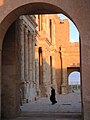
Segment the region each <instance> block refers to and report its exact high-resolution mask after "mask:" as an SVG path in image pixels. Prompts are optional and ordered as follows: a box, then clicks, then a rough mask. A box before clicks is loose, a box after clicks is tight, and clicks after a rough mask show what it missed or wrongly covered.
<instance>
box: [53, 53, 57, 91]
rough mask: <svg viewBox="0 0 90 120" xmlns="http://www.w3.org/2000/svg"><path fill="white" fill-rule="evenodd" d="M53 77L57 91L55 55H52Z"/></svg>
mask: <svg viewBox="0 0 90 120" xmlns="http://www.w3.org/2000/svg"><path fill="white" fill-rule="evenodd" d="M52 79H53V85H54V87H55V91H57V83H56V74H55V56H54V55H53V56H52Z"/></svg>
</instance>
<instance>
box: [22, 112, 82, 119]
mask: <svg viewBox="0 0 90 120" xmlns="http://www.w3.org/2000/svg"><path fill="white" fill-rule="evenodd" d="M20 117H45V118H49V117H50V118H63V119H66V118H68V119H70V120H74V119H75V120H76V119H77V120H81V119H82V114H81V113H43V112H36V113H35V112H34V113H33V112H22V113H21V114H20Z"/></svg>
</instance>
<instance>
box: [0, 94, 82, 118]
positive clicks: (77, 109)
mask: <svg viewBox="0 0 90 120" xmlns="http://www.w3.org/2000/svg"><path fill="white" fill-rule="evenodd" d="M56 98H57V103H56V104H54V105H52V104H51V102H50V100H49V98H46V97H42V98H39V99H38V100H37V101H34V102H31V103H27V104H24V105H23V106H21V114H20V116H19V117H17V118H15V119H8V120H82V115H81V98H80V94H79V93H69V94H66V95H57V96H56ZM2 120H7V119H2Z"/></svg>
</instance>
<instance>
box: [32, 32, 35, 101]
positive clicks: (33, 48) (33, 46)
mask: <svg viewBox="0 0 90 120" xmlns="http://www.w3.org/2000/svg"><path fill="white" fill-rule="evenodd" d="M35 41H36V36H35V33H34V34H33V41H32V42H33V43H32V55H33V56H32V61H33V89H34V91H33V92H34V93H33V94H34V96H33V97H34V99H36V81H35Z"/></svg>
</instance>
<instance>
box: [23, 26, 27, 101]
mask: <svg viewBox="0 0 90 120" xmlns="http://www.w3.org/2000/svg"><path fill="white" fill-rule="evenodd" d="M24 38H25V39H24V47H25V49H24V58H25V59H24V68H25V69H24V74H25V81H26V85H25V92H26V102H28V29H27V27H25V35H24Z"/></svg>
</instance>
